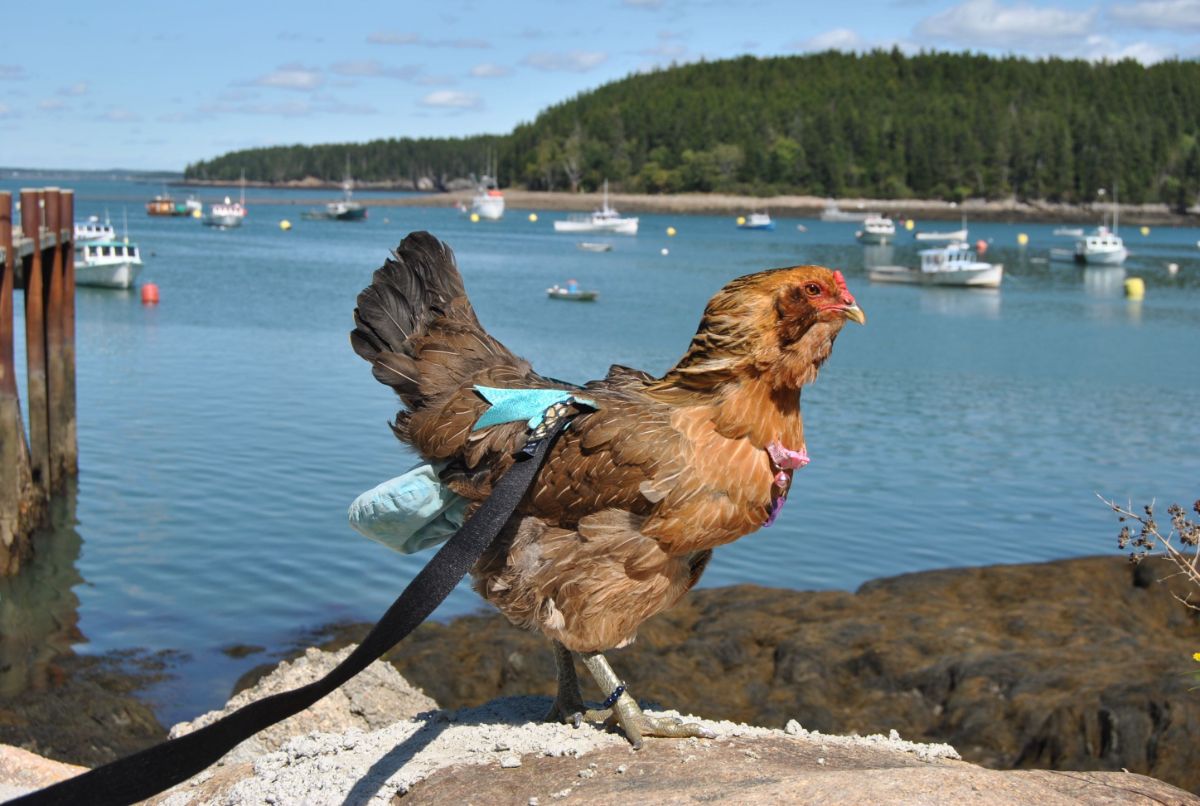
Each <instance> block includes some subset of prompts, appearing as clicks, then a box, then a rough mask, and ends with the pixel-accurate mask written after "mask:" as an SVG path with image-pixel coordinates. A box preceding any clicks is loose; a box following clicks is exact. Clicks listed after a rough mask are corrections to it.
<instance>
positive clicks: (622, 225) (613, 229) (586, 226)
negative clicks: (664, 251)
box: [554, 218, 638, 235]
mask: <svg viewBox="0 0 1200 806" xmlns="http://www.w3.org/2000/svg"><path fill="white" fill-rule="evenodd" d="M554 231H555V232H603V233H608V234H612V235H637V231H638V219H636V218H622V219H620V220H617V221H611V222H609V221H606V222H604V223H594V222H591V221H570V220H567V221H555V222H554Z"/></svg>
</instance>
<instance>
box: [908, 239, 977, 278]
mask: <svg viewBox="0 0 1200 806" xmlns="http://www.w3.org/2000/svg"><path fill="white" fill-rule="evenodd" d="M979 266H980V263H979V261H978V260H977V259H976V257H975V252H974V251H973V250H972V249H971V247H970V246H968V245H967V244H965V243H957V244H951V245H950V246H947V247H946V248H945V249H922V250H921V271H929V272H934V271H961V270H963V269H971V268H978V267H979Z"/></svg>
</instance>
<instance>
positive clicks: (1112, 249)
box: [1074, 227, 1129, 266]
mask: <svg viewBox="0 0 1200 806" xmlns="http://www.w3.org/2000/svg"><path fill="white" fill-rule="evenodd" d="M1128 256H1129V250H1127V249H1126V248H1125V241H1124V240H1123V239H1122V238H1121V236H1120V235H1117V234H1116V233H1115V232H1112V231H1110V230H1109V229H1108V227H1098V228H1097V229H1096V231H1095V232H1092V233H1089V234H1085V235H1084V236H1083V237H1081V238H1079V239H1078V240H1077V241H1075V253H1074V257H1075V262H1076V263H1089V264H1098V265H1101V266H1119V265H1121V264H1122V263H1124V262H1125V258H1127V257H1128Z"/></svg>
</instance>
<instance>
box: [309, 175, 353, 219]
mask: <svg viewBox="0 0 1200 806" xmlns="http://www.w3.org/2000/svg"><path fill="white" fill-rule="evenodd" d="M304 218H310V219H318V220H326V221H364V220H366V218H367V208H366V207H364V206H363V205H362V204H360V203H359V202H356V201H354V180H352V179H351V178H350V177H349V176H347V177H346V179H345V180H344V181H343V182H342V198H340V199H338V200H337V201H331V202H328V203H327V204H326V205H325V207H324V208H323V209H320V210H309V211H308V212H307V213H304Z"/></svg>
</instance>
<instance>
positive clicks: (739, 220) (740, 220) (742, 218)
mask: <svg viewBox="0 0 1200 806" xmlns="http://www.w3.org/2000/svg"><path fill="white" fill-rule="evenodd" d="M745 223H746V217H745V216H744V215H740V216H738V217H737V225H738V226H739V227H740V226H742V225H743V224H745Z"/></svg>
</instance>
